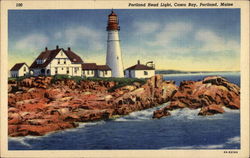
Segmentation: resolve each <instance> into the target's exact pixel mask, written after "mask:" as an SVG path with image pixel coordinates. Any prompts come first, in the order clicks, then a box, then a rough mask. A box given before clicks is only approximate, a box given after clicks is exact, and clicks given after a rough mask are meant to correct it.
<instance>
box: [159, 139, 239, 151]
mask: <svg viewBox="0 0 250 158" xmlns="http://www.w3.org/2000/svg"><path fill="white" fill-rule="evenodd" d="M232 144H233V145H237V144H240V137H239V136H236V137H233V138H229V139H227V141H226V142H225V143H224V144H213V145H191V146H171V147H164V148H161V149H160V150H168V149H184V150H185V149H225V148H227V146H228V145H232Z"/></svg>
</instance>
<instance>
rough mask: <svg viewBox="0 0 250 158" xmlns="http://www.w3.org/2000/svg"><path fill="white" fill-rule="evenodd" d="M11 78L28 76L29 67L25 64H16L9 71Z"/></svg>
mask: <svg viewBox="0 0 250 158" xmlns="http://www.w3.org/2000/svg"><path fill="white" fill-rule="evenodd" d="M10 75H11V77H22V76H27V75H29V66H28V65H27V64H26V63H17V64H15V65H14V66H13V67H12V68H11V69H10Z"/></svg>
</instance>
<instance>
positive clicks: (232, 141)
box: [226, 136, 240, 144]
mask: <svg viewBox="0 0 250 158" xmlns="http://www.w3.org/2000/svg"><path fill="white" fill-rule="evenodd" d="M239 143H240V137H239V136H236V137H233V138H229V139H228V140H227V142H226V144H239Z"/></svg>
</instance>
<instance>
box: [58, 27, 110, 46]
mask: <svg viewBox="0 0 250 158" xmlns="http://www.w3.org/2000/svg"><path fill="white" fill-rule="evenodd" d="M55 36H62V37H63V38H64V40H65V43H66V44H67V45H69V46H77V45H83V46H86V47H88V48H90V49H92V50H93V49H94V50H100V49H103V47H104V41H105V40H103V38H104V33H103V32H101V31H100V30H94V29H93V28H89V27H85V26H78V27H74V28H68V29H65V30H64V31H63V32H61V33H58V32H57V33H56V34H55ZM105 44H106V43H105Z"/></svg>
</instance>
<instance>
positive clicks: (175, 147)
mask: <svg viewBox="0 0 250 158" xmlns="http://www.w3.org/2000/svg"><path fill="white" fill-rule="evenodd" d="M223 147H224V145H223V144H217V145H193V146H172V147H164V148H161V149H160V150H168V149H184V150H185V149H222V148H223Z"/></svg>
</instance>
